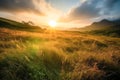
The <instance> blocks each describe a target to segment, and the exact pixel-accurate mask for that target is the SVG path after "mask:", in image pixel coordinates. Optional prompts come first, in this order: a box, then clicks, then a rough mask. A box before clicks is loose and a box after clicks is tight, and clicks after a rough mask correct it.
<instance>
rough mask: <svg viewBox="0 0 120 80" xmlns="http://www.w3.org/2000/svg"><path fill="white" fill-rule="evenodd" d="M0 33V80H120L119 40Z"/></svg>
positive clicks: (66, 34)
mask: <svg viewBox="0 0 120 80" xmlns="http://www.w3.org/2000/svg"><path fill="white" fill-rule="evenodd" d="M0 30H1V32H0V80H119V79H120V77H119V75H120V48H119V46H120V39H119V38H111V37H105V36H93V35H89V34H81V33H77V32H62V31H57V32H54V33H49V32H45V33H35V32H34V33H31V32H23V31H13V30H9V29H0Z"/></svg>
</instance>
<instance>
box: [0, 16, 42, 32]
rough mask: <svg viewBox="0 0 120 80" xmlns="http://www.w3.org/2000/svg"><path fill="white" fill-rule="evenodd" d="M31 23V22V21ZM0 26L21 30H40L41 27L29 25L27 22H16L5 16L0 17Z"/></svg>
mask: <svg viewBox="0 0 120 80" xmlns="http://www.w3.org/2000/svg"><path fill="white" fill-rule="evenodd" d="M31 23H32V22H31ZM0 28H9V29H14V30H23V31H35V30H36V31H41V30H42V28H41V27H39V26H34V25H31V24H30V23H29V22H16V21H13V20H9V19H6V18H1V17H0Z"/></svg>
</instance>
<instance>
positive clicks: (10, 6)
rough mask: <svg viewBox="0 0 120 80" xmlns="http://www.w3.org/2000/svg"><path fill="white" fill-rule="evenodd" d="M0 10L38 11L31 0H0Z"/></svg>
mask: <svg viewBox="0 0 120 80" xmlns="http://www.w3.org/2000/svg"><path fill="white" fill-rule="evenodd" d="M0 11H5V12H27V11H28V12H36V13H39V14H42V12H40V11H39V10H38V9H37V8H36V6H35V4H34V2H33V0H0Z"/></svg>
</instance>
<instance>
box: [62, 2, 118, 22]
mask: <svg viewBox="0 0 120 80" xmlns="http://www.w3.org/2000/svg"><path fill="white" fill-rule="evenodd" d="M117 17H120V0H86V1H85V2H83V3H80V5H79V6H77V7H74V8H73V9H71V10H70V11H69V13H68V15H67V17H65V18H62V19H60V20H63V21H71V20H92V19H95V18H100V19H102V18H108V19H109V18H117Z"/></svg>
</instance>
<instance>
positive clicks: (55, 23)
mask: <svg viewBox="0 0 120 80" xmlns="http://www.w3.org/2000/svg"><path fill="white" fill-rule="evenodd" d="M48 24H49V26H50V27H53V28H54V27H56V25H57V22H56V21H54V20H51V21H49V23H48Z"/></svg>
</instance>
